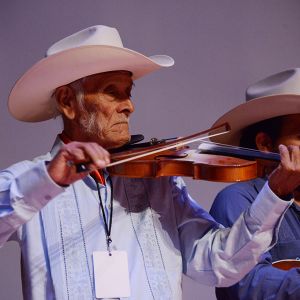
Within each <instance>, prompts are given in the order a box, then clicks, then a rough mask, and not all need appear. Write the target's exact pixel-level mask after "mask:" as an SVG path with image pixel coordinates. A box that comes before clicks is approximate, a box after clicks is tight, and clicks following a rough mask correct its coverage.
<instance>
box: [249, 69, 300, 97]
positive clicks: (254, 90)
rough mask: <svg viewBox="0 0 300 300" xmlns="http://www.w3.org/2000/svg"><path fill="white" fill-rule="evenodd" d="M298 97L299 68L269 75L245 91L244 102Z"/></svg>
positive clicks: (299, 92) (299, 89) (299, 84)
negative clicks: (268, 97)
mask: <svg viewBox="0 0 300 300" xmlns="http://www.w3.org/2000/svg"><path fill="white" fill-rule="evenodd" d="M290 94H292V95H300V68H295V69H290V70H286V71H282V72H279V73H277V74H274V75H271V76H269V77H266V78H264V79H263V80H260V81H258V82H256V83H255V84H253V85H251V86H249V87H248V89H247V90H246V101H249V100H252V99H256V98H260V97H265V96H272V95H290Z"/></svg>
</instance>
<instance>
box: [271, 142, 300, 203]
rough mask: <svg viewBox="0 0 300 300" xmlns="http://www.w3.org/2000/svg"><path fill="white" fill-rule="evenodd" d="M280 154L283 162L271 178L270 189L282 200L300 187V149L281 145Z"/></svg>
mask: <svg viewBox="0 0 300 300" xmlns="http://www.w3.org/2000/svg"><path fill="white" fill-rule="evenodd" d="M279 153H280V157H281V162H280V164H279V166H278V167H277V168H276V169H275V170H274V171H273V172H272V173H271V174H270V176H269V187H270V188H271V190H272V191H273V192H274V193H275V194H276V195H277V196H278V197H281V198H282V197H285V196H287V195H288V194H291V193H293V192H294V191H295V190H296V189H297V188H298V187H299V186H300V148H299V146H287V147H286V146H284V145H279Z"/></svg>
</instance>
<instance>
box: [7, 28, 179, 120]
mask: <svg viewBox="0 0 300 300" xmlns="http://www.w3.org/2000/svg"><path fill="white" fill-rule="evenodd" d="M173 64H174V60H173V58H171V57H169V56H167V55H154V56H150V57H146V56H144V55H143V54H141V53H138V52H136V51H133V50H130V49H127V48H124V47H123V44H122V40H121V38H120V35H119V33H118V31H117V30H116V29H115V28H111V27H107V26H104V25H96V26H92V27H89V28H86V29H84V30H82V31H79V32H77V33H74V34H73V35H71V36H68V37H66V38H64V39H62V40H60V41H58V42H57V43H55V44H54V45H52V46H51V47H50V48H49V49H48V51H47V55H46V57H45V58H44V59H42V60H40V61H39V62H37V63H36V64H35V65H34V66H32V67H31V68H30V69H29V70H28V71H27V72H26V73H25V74H24V75H23V76H22V77H21V78H20V79H19V80H18V81H17V82H16V84H15V86H14V87H13V89H12V90H11V93H10V95H9V100H8V108H9V111H10V113H11V114H12V115H13V117H15V118H16V119H18V120H21V121H26V122H39V121H44V120H47V119H50V118H53V117H54V116H56V115H58V111H57V109H56V105H55V101H53V99H52V94H53V92H54V90H55V89H56V88H57V87H59V86H62V85H65V84H68V83H70V82H72V81H75V80H77V79H79V78H82V77H85V76H88V75H92V74H97V73H101V72H107V71H117V70H126V71H130V72H132V74H133V79H138V78H140V77H142V76H144V75H146V74H148V73H151V72H153V71H155V70H158V69H159V68H161V67H170V66H172V65H173Z"/></svg>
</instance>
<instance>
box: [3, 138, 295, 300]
mask: <svg viewBox="0 0 300 300" xmlns="http://www.w3.org/2000/svg"><path fill="white" fill-rule="evenodd" d="M60 147H61V142H60V141H59V140H57V141H56V143H55V146H54V148H53V149H52V151H51V153H48V154H47V155H45V156H42V157H39V158H37V159H35V160H33V161H24V162H20V163H17V164H15V165H13V166H11V167H9V168H8V169H6V170H4V171H3V172H1V173H0V245H3V244H4V243H5V242H6V241H7V240H8V239H11V238H15V239H17V240H18V241H19V243H20V246H21V252H22V262H23V264H22V272H23V278H22V279H23V293H24V299H26V300H27V299H34V300H41V299H47V300H49V299H71V300H76V299H78V300H79V299H80V300H85V299H89V300H90V299H95V296H94V279H93V265H92V252H93V251H96V250H100V251H106V236H105V230H104V225H103V218H102V215H101V211H100V208H99V199H98V195H97V189H96V186H95V183H94V181H93V180H92V178H90V177H87V178H85V179H84V180H80V181H77V182H75V183H74V184H72V185H71V186H69V187H68V188H62V187H60V186H58V185H57V184H55V183H54V182H53V181H52V180H51V178H50V177H49V175H48V173H47V169H46V167H45V161H47V160H51V158H52V157H53V156H54V155H55V154H56V153H57V151H58V150H59V148H60ZM112 181H113V187H114V197H113V206H114V214H113V223H112V233H111V237H112V249H115V250H124V251H126V252H127V254H128V260H129V274H130V285H131V297H130V299H134V300H140V299H143V300H148V299H163V300H166V299H172V300H174V299H181V280H182V273H185V274H187V275H188V276H190V277H191V278H193V279H195V280H197V281H198V282H200V283H202V284H208V285H217V286H229V285H232V284H234V283H235V282H237V281H239V280H240V279H241V278H242V277H243V276H244V275H245V274H247V273H248V272H249V271H250V270H251V268H252V267H253V266H254V265H255V264H256V263H257V261H258V260H259V257H260V255H261V254H262V253H263V252H265V251H267V250H268V249H270V247H271V245H274V243H275V242H276V234H277V230H278V226H279V224H280V221H281V218H282V214H283V213H284V212H285V211H286V210H287V208H288V207H289V205H290V204H291V202H286V201H283V200H280V199H279V198H278V197H276V196H275V195H274V194H273V193H272V191H271V190H270V189H269V187H268V185H267V184H266V185H265V186H264V188H263V189H262V191H261V192H260V194H259V195H258V197H257V199H256V201H255V202H254V203H253V205H252V206H251V207H250V208H249V209H248V210H247V211H246V212H245V213H244V214H242V215H241V216H240V218H239V219H238V220H237V221H236V222H235V224H234V225H233V227H232V229H224V228H222V226H221V225H219V224H217V223H216V222H215V221H214V220H213V219H212V217H211V216H210V215H209V214H208V213H207V212H205V211H204V210H203V209H202V208H201V207H200V206H199V205H198V204H196V202H195V201H194V200H192V199H191V197H190V196H189V195H188V193H187V190H186V186H185V184H184V182H183V181H182V179H181V178H178V177H161V178H158V179H129V178H121V177H113V178H112ZM101 195H102V196H101V197H102V198H103V199H108V197H106V195H110V186H109V185H107V186H106V187H105V186H102V187H101ZM108 200H109V199H108ZM104 202H105V203H106V206H107V210H109V207H108V205H109V203H110V201H104ZM14 233H16V234H14ZM103 271H104V272H105V270H103ZM116 284H117V282H116Z"/></svg>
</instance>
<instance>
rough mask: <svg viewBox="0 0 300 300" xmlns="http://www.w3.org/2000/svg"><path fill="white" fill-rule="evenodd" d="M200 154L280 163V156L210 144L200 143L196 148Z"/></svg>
mask: <svg viewBox="0 0 300 300" xmlns="http://www.w3.org/2000/svg"><path fill="white" fill-rule="evenodd" d="M198 149H199V150H200V152H201V153H209V154H219V155H227V156H235V157H239V158H244V159H264V160H270V161H275V162H280V155H279V154H278V153H273V152H263V151H259V150H254V149H248V148H242V147H236V146H229V145H222V144H215V143H211V142H204V143H201V144H200V145H199V147H198Z"/></svg>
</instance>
